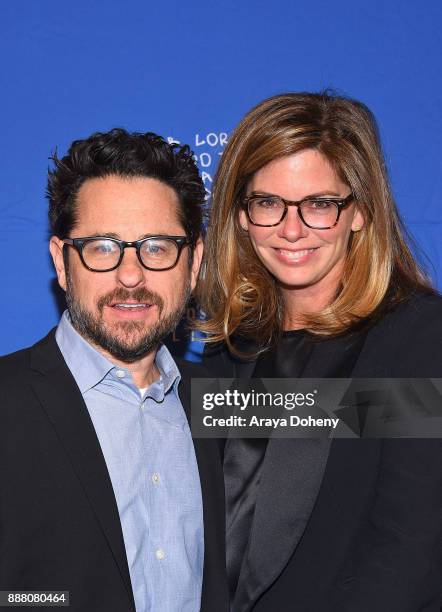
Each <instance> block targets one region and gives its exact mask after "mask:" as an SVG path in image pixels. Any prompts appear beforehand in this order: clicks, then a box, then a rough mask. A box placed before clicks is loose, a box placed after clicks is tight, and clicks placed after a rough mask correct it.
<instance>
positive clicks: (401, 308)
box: [359, 293, 442, 378]
mask: <svg viewBox="0 0 442 612" xmlns="http://www.w3.org/2000/svg"><path fill="white" fill-rule="evenodd" d="M361 357H362V363H363V364H364V368H362V370H364V369H365V366H366V365H367V364H370V367H371V369H372V370H373V372H375V371H376V372H379V375H387V376H394V377H407V378H408V377H416V378H419V377H432V378H434V377H437V378H438V377H442V296H440V295H439V294H437V293H433V294H431V293H415V294H413V295H411V296H410V297H409V298H408V299H406V300H404V301H402V302H401V303H400V304H397V305H396V306H395V307H394V308H391V309H390V310H389V311H388V312H387V313H386V314H385V315H384V316H383V317H382V318H381V319H380V320H379V321H378V322H377V323H376V325H374V326H373V327H372V328H371V329H370V330H369V332H368V334H367V338H366V342H365V346H364V350H363V354H362V355H361ZM359 366H361V363H360V364H359ZM384 372H385V373H384ZM373 375H374V374H373Z"/></svg>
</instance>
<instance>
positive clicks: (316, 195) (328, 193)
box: [250, 190, 344, 202]
mask: <svg viewBox="0 0 442 612" xmlns="http://www.w3.org/2000/svg"><path fill="white" fill-rule="evenodd" d="M250 195H253V196H255V195H260V196H265V197H277V198H282V196H281V195H279V194H278V193H269V192H267V191H252V192H251V194H250ZM328 196H332V197H336V198H343V197H344V196H342V195H341V194H340V193H336V192H335V191H332V190H325V191H317V192H315V193H309V194H308V195H305V196H304V197H303V198H301V199H300V200H292V201H299V202H300V201H301V200H308V199H314V198H324V197H328ZM283 199H284V200H288V199H289V198H283Z"/></svg>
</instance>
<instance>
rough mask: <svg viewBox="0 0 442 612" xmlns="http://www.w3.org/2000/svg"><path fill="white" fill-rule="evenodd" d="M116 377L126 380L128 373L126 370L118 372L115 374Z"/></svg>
mask: <svg viewBox="0 0 442 612" xmlns="http://www.w3.org/2000/svg"><path fill="white" fill-rule="evenodd" d="M115 376H117V378H124V377H125V376H126V372H125V371H124V370H117V371H116V372H115Z"/></svg>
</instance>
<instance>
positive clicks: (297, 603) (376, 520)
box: [205, 294, 442, 612]
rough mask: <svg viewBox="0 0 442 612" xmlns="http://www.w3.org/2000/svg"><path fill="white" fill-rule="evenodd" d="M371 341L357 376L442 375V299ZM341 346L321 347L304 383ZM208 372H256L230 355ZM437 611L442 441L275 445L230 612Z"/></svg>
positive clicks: (370, 336)
mask: <svg viewBox="0 0 442 612" xmlns="http://www.w3.org/2000/svg"><path fill="white" fill-rule="evenodd" d="M364 334H365V335H364V339H363V342H362V344H359V348H358V351H359V353H358V355H357V356H356V360H355V366H354V368H353V371H352V377H354V378H357V377H370V378H377V377H388V378H390V377H391V378H395V377H397V378H402V377H404V378H428V377H431V378H442V298H441V297H439V296H437V295H424V294H418V295H415V296H413V297H412V298H410V299H409V300H408V301H406V302H404V303H402V304H401V305H399V306H397V307H396V308H395V309H394V310H391V311H390V312H389V313H388V314H386V315H385V316H384V317H383V318H382V319H381V320H380V321H378V323H377V324H375V325H374V326H372V327H371V328H370V329H369V330H368V331H366V332H364ZM345 346H346V342H345V339H342V338H341V339H339V338H337V339H334V340H328V341H325V342H321V343H318V344H317V345H316V346H315V349H314V350H313V353H312V355H311V357H310V359H309V362H308V363H307V365H306V368H305V369H304V371H303V376H304V377H307V378H308V377H312V378H313V377H320V376H321V373H320V372H318V367H317V366H318V364H320V363H324V360H325V361H327V358H329V359H334V356H335V355H336V353H337V351H341V350H346V349H345ZM205 365H206V367H207V368H208V369H209V370H210V371H211V373H212V374H213V375H214V376H219V377H221V376H232V375H235V376H236V377H247V376H251V375H252V374H253V367H254V366H253V363H250V362H240V361H237V360H236V361H235V360H232V359H231V358H230V356H229V355H228V353H227V351H226V350H225V349H222V350H217V351H214V352H212V354H211V355H210V354H208V355H207V356H206V358H205ZM441 404H442V398H441ZM441 608H442V441H441V440H438V439H427V440H419V439H371V440H367V439H351V440H350V439H336V440H333V441H329V440H319V439H284V440H281V439H270V441H269V443H268V446H267V451H266V456H265V460H264V464H263V467H262V472H261V478H260V484H259V491H258V494H257V499H256V506H255V513H254V517H253V524H252V529H251V536H250V540H249V545H248V549H247V552H246V555H245V559H244V561H243V564H242V568H241V573H240V577H239V583H238V588H237V591H236V594H235V597H234V600H233V604H232V610H233V612H246V611H248V610H253V611H254V612H279V611H293V612H440V610H441Z"/></svg>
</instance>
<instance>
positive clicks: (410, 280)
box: [199, 92, 432, 355]
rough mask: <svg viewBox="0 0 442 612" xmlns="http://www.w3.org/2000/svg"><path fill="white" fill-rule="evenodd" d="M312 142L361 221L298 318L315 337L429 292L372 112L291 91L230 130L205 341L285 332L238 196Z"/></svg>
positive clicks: (203, 293)
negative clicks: (309, 310) (325, 295)
mask: <svg viewBox="0 0 442 612" xmlns="http://www.w3.org/2000/svg"><path fill="white" fill-rule="evenodd" d="M305 149H315V150H317V151H319V152H320V153H322V155H324V156H325V157H326V158H327V160H328V161H329V162H330V163H331V165H332V167H333V168H334V170H335V171H336V172H337V174H338V176H339V177H340V179H341V180H342V181H343V182H344V183H346V184H347V185H348V186H349V187H350V188H351V190H352V193H353V194H354V196H355V202H356V205H357V206H358V207H359V209H360V211H361V212H362V215H363V217H364V227H363V229H362V230H361V231H359V232H357V233H354V234H352V236H351V238H350V240H349V245H348V254H347V258H346V263H345V266H344V271H343V275H342V279H341V283H340V286H339V288H338V291H337V293H336V295H335V298H334V300H333V301H332V303H331V304H329V305H328V307H327V308H325V309H324V310H322V311H321V312H316V313H314V314H309V315H306V316H305V317H304V320H305V328H306V329H307V330H308V331H310V332H312V333H314V334H316V335H318V336H323V337H326V336H335V335H339V334H341V333H343V332H346V331H348V330H349V329H352V328H354V327H355V326H357V325H359V324H361V322H362V323H364V322H365V323H366V322H370V321H371V320H374V319H375V318H376V317H377V316H379V315H380V314H382V313H383V312H385V310H386V309H388V308H390V307H392V306H393V305H395V304H397V303H398V302H399V301H401V300H403V299H405V298H406V297H407V296H409V295H410V294H411V293H413V292H414V291H416V290H423V291H432V290H431V284H430V282H429V280H428V278H427V277H426V275H425V273H424V272H423V271H422V270H421V269H420V267H419V266H418V264H417V263H416V261H415V260H414V258H413V256H412V254H411V251H410V248H409V247H408V245H407V240H406V237H405V236H406V231H405V228H404V226H403V224H402V221H401V219H400V217H399V214H398V211H397V208H396V205H395V203H394V200H393V197H392V194H391V189H390V186H389V181H388V176H387V170H386V167H385V162H384V157H383V154H382V149H381V144H380V139H379V133H378V128H377V125H376V121H375V119H374V116H373V115H372V113H371V112H370V110H369V109H368V108H367V107H366V106H365V105H364V104H362V103H361V102H358V101H355V100H351V99H348V98H345V97H342V96H338V95H334V94H333V93H329V92H323V93H319V94H312V93H287V94H281V95H277V96H274V97H272V98H269V99H267V100H264V101H263V102H261V103H260V104H258V105H257V106H256V107H255V108H253V109H252V110H251V111H250V112H249V113H248V114H247V115H246V116H245V117H244V118H243V120H242V121H241V123H240V124H239V125H238V127H237V128H236V129H235V131H234V132H233V134H232V136H231V138H230V141H229V143H228V145H227V147H226V149H225V151H224V153H223V156H222V158H221V161H220V165H219V167H218V171H217V174H216V177H215V181H214V188H213V197H212V206H211V220H210V224H209V228H208V232H207V237H206V247H205V264H204V275H203V280H202V282H201V286H200V288H199V297H200V301H201V304H202V307H203V310H204V311H205V313H206V315H207V319H206V320H205V321H204V322H201V323H200V324H199V327H200V329H202V330H203V331H204V332H206V333H207V341H209V342H219V341H224V342H226V343H227V345H228V346H229V348H230V349H231V351H232V352H233V353H234V354H237V355H238V354H239V352H238V350H237V349H235V347H234V346H233V345H232V343H231V338H232V337H234V336H240V337H243V338H246V339H251V340H253V341H254V342H256V343H258V345H259V346H260V347H261V349H260V350H265V349H267V348H269V347H270V346H272V345H273V344H274V342H276V340H277V338H278V337H279V334H280V332H281V329H282V324H283V318H284V304H283V301H282V297H281V292H280V289H279V286H278V283H277V282H276V281H275V279H274V277H273V276H272V275H271V274H270V273H269V272H268V271H267V270H266V268H265V267H264V266H263V265H262V263H261V262H260V260H259V259H258V257H257V256H256V254H255V252H254V250H253V247H252V245H251V242H250V239H249V237H248V234H247V233H246V232H244V230H243V229H242V228H241V226H240V224H239V211H240V210H241V206H242V204H241V202H242V198H243V197H244V196H245V194H246V189H247V185H248V182H249V181H250V179H251V177H252V176H253V174H254V173H255V172H257V171H258V170H260V169H261V168H263V167H264V166H265V165H266V164H268V163H269V162H271V161H273V160H275V159H278V158H281V157H284V156H286V155H293V154H294V153H297V152H299V151H303V150H305Z"/></svg>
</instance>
